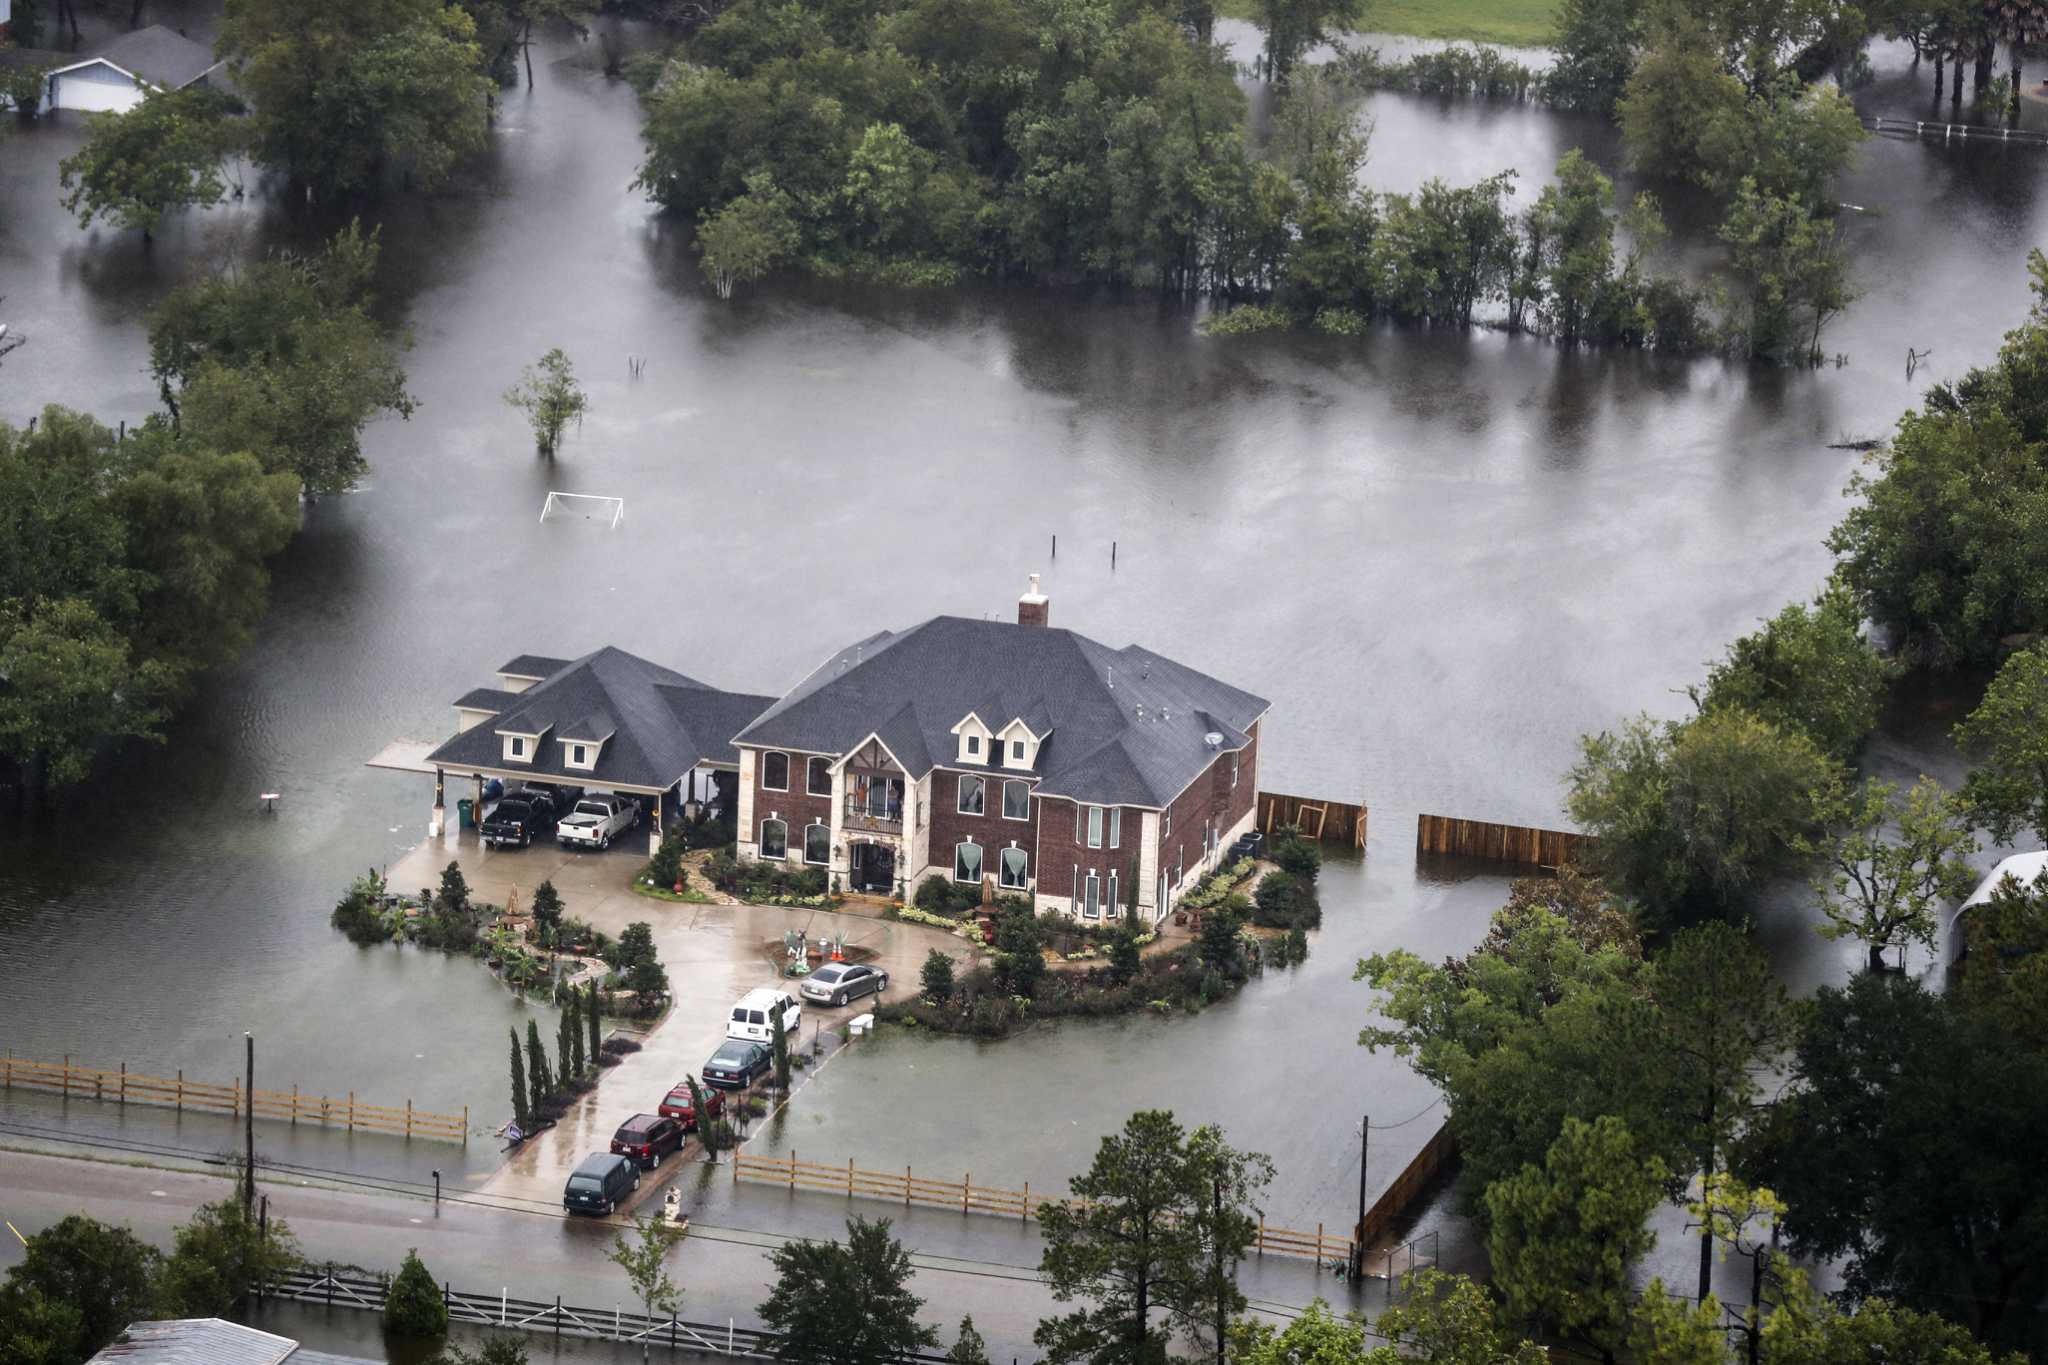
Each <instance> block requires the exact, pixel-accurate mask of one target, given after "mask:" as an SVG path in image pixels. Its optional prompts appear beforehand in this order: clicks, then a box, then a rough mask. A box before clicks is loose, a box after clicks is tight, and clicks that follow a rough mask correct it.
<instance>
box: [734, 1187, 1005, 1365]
mask: <svg viewBox="0 0 2048 1365" xmlns="http://www.w3.org/2000/svg"><path fill="white" fill-rule="evenodd" d="M889 1229H890V1223H889V1220H888V1219H886V1218H883V1219H879V1220H874V1221H870V1220H869V1219H866V1218H849V1219H848V1220H847V1221H846V1241H845V1243H844V1244H841V1243H837V1242H813V1241H811V1240H809V1239H807V1238H806V1239H804V1240H800V1241H795V1242H790V1243H787V1244H785V1245H783V1246H781V1247H778V1248H776V1250H775V1251H774V1252H772V1253H771V1254H770V1256H769V1261H770V1263H771V1264H773V1265H774V1267H775V1274H776V1280H775V1288H774V1290H773V1291H772V1292H771V1293H770V1294H769V1295H768V1298H767V1301H766V1302H764V1303H763V1304H762V1305H761V1307H760V1313H761V1319H762V1321H764V1322H766V1323H767V1324H768V1326H769V1328H770V1329H771V1330H772V1331H773V1332H774V1333H775V1356H776V1359H778V1360H784V1361H788V1362H789V1363H790V1365H891V1362H894V1361H896V1360H897V1359H899V1358H900V1357H902V1356H903V1355H904V1354H906V1353H908V1352H912V1351H922V1350H926V1349H928V1348H930V1347H933V1346H936V1345H938V1342H939V1334H938V1332H936V1331H935V1330H933V1329H932V1328H930V1327H927V1326H926V1325H924V1324H923V1323H921V1322H919V1321H918V1317H917V1315H918V1310H920V1309H922V1308H923V1307H924V1300H923V1299H921V1298H919V1297H918V1296H917V1295H915V1294H913V1293H911V1292H910V1276H911V1273H912V1266H911V1263H910V1252H909V1251H908V1250H907V1249H905V1247H904V1245H903V1244H902V1243H901V1242H899V1241H897V1240H896V1239H895V1238H894V1237H892V1236H890V1234H889ZM964 1335H965V1333H963V1336H964Z"/></svg>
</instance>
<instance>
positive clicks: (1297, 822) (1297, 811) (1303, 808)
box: [1258, 792, 1365, 848]
mask: <svg viewBox="0 0 2048 1365" xmlns="http://www.w3.org/2000/svg"><path fill="white" fill-rule="evenodd" d="M1289 825H1292V826H1294V827H1295V828H1297V829H1299V830H1300V831H1301V832H1302V834H1303V835H1305V836H1306V837H1308V838H1310V839H1317V840H1320V841H1322V842H1323V843H1326V844H1349V845H1350V846H1351V847H1353V848H1364V847H1365V807H1364V806H1354V805H1352V804H1350V803H1349V802H1346V801H1314V800H1311V799H1309V798H1308V797H1306V796H1282V795H1280V793H1278V792H1260V793H1259V797H1258V828H1259V829H1260V830H1261V831H1263V832H1264V833H1266V834H1271V833H1272V832H1273V831H1274V830H1276V829H1282V828H1285V827H1286V826H1289Z"/></svg>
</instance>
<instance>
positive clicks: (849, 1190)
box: [846, 1157, 853, 1199]
mask: <svg viewBox="0 0 2048 1365" xmlns="http://www.w3.org/2000/svg"><path fill="white" fill-rule="evenodd" d="M846 1197H847V1198H848V1199H851V1198H853V1158H852V1157H848V1158H846Z"/></svg>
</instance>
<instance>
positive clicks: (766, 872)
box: [704, 849, 830, 906]
mask: <svg viewBox="0 0 2048 1365" xmlns="http://www.w3.org/2000/svg"><path fill="white" fill-rule="evenodd" d="M704 875H705V876H706V877H707V878H709V879H710V882H711V884H712V885H713V886H715V887H717V888H718V889H719V890H720V891H723V892H725V893H726V894H727V895H731V896H737V897H739V898H740V899H741V900H743V901H747V902H749V903H752V904H757V905H802V906H819V905H824V904H826V903H827V902H828V901H829V900H830V896H829V894H828V891H827V888H826V881H825V869H823V868H821V867H814V868H806V869H803V870H801V871H791V870H790V869H788V868H784V867H779V866H777V865H776V864H774V863H759V862H751V861H748V862H742V861H741V860H740V859H739V858H738V857H737V856H736V855H735V854H733V853H730V852H728V851H726V850H723V849H721V850H720V851H718V852H716V853H714V854H712V855H711V856H710V857H709V858H708V859H706V860H705V863H704Z"/></svg>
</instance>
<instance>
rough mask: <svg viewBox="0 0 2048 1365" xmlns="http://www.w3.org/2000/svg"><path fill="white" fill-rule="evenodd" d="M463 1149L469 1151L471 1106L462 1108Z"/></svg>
mask: <svg viewBox="0 0 2048 1365" xmlns="http://www.w3.org/2000/svg"><path fill="white" fill-rule="evenodd" d="M462 1149H463V1150H464V1151H468V1150H469V1106H468V1105H466V1104H465V1105H463V1106H462Z"/></svg>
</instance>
